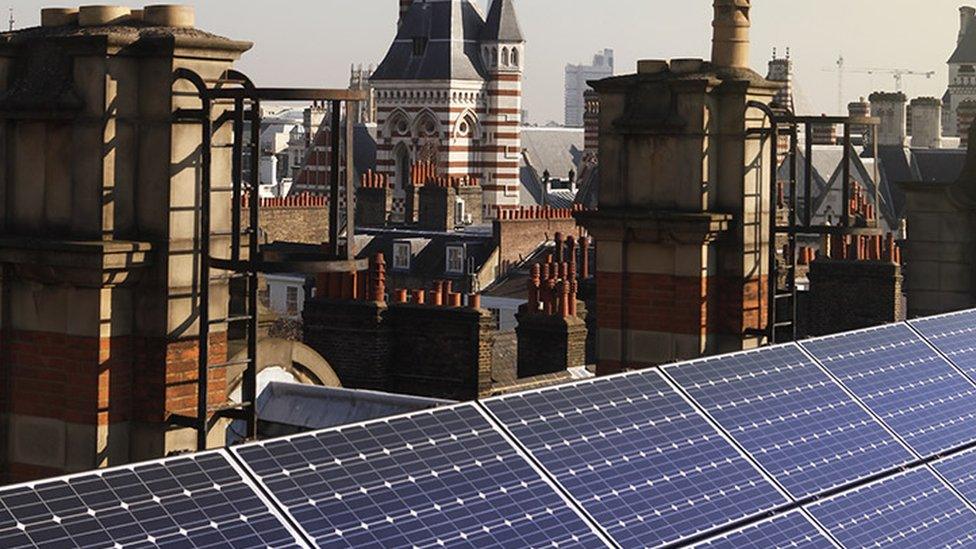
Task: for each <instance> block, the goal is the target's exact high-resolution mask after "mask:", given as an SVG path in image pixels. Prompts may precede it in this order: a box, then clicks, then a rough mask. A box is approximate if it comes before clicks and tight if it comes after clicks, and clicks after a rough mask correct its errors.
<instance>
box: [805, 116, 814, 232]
mask: <svg viewBox="0 0 976 549" xmlns="http://www.w3.org/2000/svg"><path fill="white" fill-rule="evenodd" d="M804 124H805V128H806V140H807V142H806V161H805V162H804V163H803V164H804V166H803V225H804V226H805V227H807V228H810V225H811V224H812V223H813V198H812V195H813V124H812V123H810V122H809V121H807V122H804Z"/></svg>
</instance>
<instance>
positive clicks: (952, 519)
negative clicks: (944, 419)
mask: <svg viewBox="0 0 976 549" xmlns="http://www.w3.org/2000/svg"><path fill="white" fill-rule="evenodd" d="M808 510H809V511H810V513H811V514H812V515H813V517H814V518H815V519H817V521H818V522H819V523H820V524H822V525H823V527H824V528H825V529H826V530H827V531H828V532H830V533H831V535H833V536H834V537H835V538H836V539H837V540H838V541H840V542H841V544H843V545H844V546H845V547H899V548H903V547H905V548H908V547H919V548H925V549H928V548H931V547H962V546H970V547H971V546H972V545H973V543H974V542H976V512H973V510H972V509H971V508H970V507H969V506H967V505H966V504H965V503H964V502H963V501H962V500H961V499H960V498H959V497H958V496H957V495H956V494H954V493H953V492H952V491H951V490H950V489H949V488H948V487H947V486H946V485H945V484H943V483H942V481H940V480H939V479H938V478H937V477H936V476H935V475H934V474H932V472H931V471H930V470H928V469H926V468H920V469H915V470H912V471H909V472H907V473H903V474H900V475H897V476H894V477H888V478H886V479H884V480H881V481H879V482H876V483H873V484H869V485H867V486H865V487H862V488H859V489H855V490H851V491H849V492H845V493H843V494H841V495H839V496H836V497H833V498H830V499H827V500H824V501H823V502H820V503H816V504H813V505H810V506H809V507H808Z"/></svg>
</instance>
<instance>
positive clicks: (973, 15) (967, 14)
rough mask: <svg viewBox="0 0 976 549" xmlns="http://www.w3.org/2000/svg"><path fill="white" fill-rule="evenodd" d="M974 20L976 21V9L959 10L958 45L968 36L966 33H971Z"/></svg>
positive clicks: (965, 7)
mask: <svg viewBox="0 0 976 549" xmlns="http://www.w3.org/2000/svg"><path fill="white" fill-rule="evenodd" d="M974 20H976V8H973V7H970V6H963V7H961V8H959V39H958V40H957V42H956V43H957V44H961V43H962V39H963V38H964V37H965V36H966V32H967V31H969V27H970V26H972V24H973V21H974Z"/></svg>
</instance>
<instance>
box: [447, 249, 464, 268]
mask: <svg viewBox="0 0 976 549" xmlns="http://www.w3.org/2000/svg"><path fill="white" fill-rule="evenodd" d="M444 272H446V273H447V274H449V275H461V274H464V246H460V245H452V246H448V247H447V261H446V265H445V266H444Z"/></svg>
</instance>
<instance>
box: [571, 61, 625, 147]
mask: <svg viewBox="0 0 976 549" xmlns="http://www.w3.org/2000/svg"><path fill="white" fill-rule="evenodd" d="M610 76H613V50H612V49H605V50H603V51H602V52H600V53H597V54H596V55H594V56H593V62H592V63H591V64H589V65H583V64H580V65H566V121H565V122H566V125H567V126H569V127H571V128H582V127H583V115H584V113H585V111H586V108H585V102H584V99H583V94H584V93H586V90H588V89H590V86H589V85H588V84H587V81H589V80H602V79H604V78H608V77H610Z"/></svg>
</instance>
